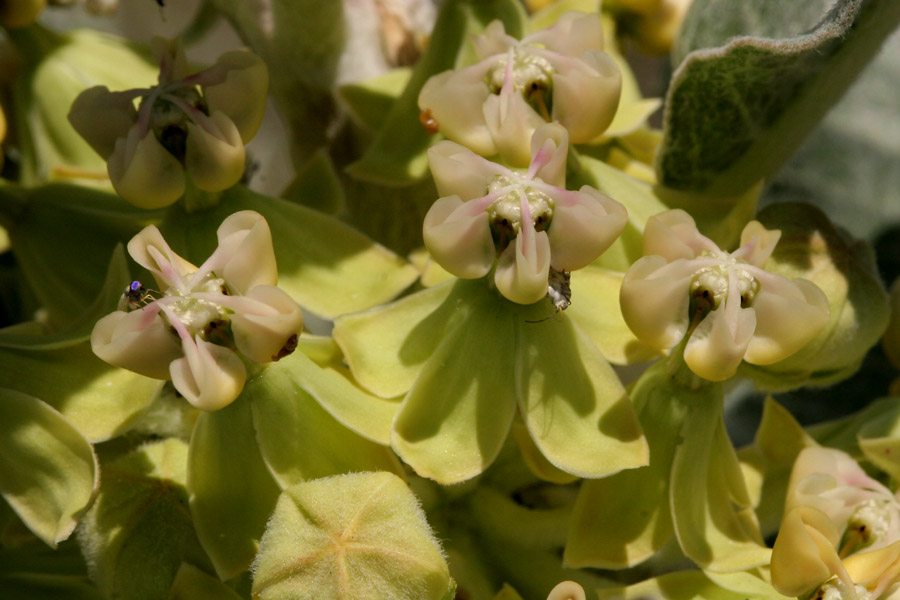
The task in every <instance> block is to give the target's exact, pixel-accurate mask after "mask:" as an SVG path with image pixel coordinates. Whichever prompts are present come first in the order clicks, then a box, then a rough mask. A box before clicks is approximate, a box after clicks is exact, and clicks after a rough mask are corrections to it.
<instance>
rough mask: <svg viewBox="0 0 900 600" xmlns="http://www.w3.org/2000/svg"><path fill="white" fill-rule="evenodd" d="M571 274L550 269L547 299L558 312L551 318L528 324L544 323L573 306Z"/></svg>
mask: <svg viewBox="0 0 900 600" xmlns="http://www.w3.org/2000/svg"><path fill="white" fill-rule="evenodd" d="M571 278H572V277H571V274H570V273H569V272H568V271H566V270H561V271H557V270H556V269H554V268H553V267H550V275H549V277H548V278H547V296H546V297H547V298H549V300H550V302H552V303H553V306H554V307H555V308H556V310H555V311H554V312H553V314H552V315H550V316H549V317H545V318H543V319H539V320H537V321H526V323H543V322H544V321H546V320H547V319H550V318H552V317H555V316H556V315H558V314H560V313H561V312H562V311H564V310H566V309H567V308H569V306H570V305H571V304H572V287H571V286H570V285H569V281H570V280H571Z"/></svg>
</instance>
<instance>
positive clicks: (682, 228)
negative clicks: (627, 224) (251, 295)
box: [644, 208, 721, 262]
mask: <svg viewBox="0 0 900 600" xmlns="http://www.w3.org/2000/svg"><path fill="white" fill-rule="evenodd" d="M704 250H707V251H709V252H713V253H719V252H721V251H720V250H719V247H718V246H716V244H715V243H714V242H713V241H712V240H710V239H709V238H708V237H706V236H704V235H702V234H701V233H700V232H699V231H698V230H697V224H696V223H694V219H693V217H691V216H690V215H689V214H688V213H686V212H685V211H683V210H681V209H680V208H676V209H673V210H667V211H665V212H662V213H659V214H658V215H653V216H652V217H650V218H649V219H647V225H646V226H645V227H644V255H645V256H649V255H651V254H656V255H658V256H662V257H663V258H665V259H666V260H667V261H669V262H672V261H674V260H676V259H679V258H687V259H691V258H694V257H696V256H698V255H699V254H700V253H701V252H703V251H704Z"/></svg>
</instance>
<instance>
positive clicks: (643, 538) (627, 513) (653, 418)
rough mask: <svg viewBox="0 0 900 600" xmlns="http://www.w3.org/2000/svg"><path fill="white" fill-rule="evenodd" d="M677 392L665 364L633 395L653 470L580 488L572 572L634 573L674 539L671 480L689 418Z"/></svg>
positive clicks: (569, 560) (569, 554)
mask: <svg viewBox="0 0 900 600" xmlns="http://www.w3.org/2000/svg"><path fill="white" fill-rule="evenodd" d="M678 391H679V388H678V386H677V384H676V383H675V382H673V381H672V380H671V378H669V377H668V374H667V370H666V364H665V361H660V362H657V363H656V364H655V365H653V366H652V367H650V369H648V370H647V372H646V373H645V374H644V375H643V376H642V377H641V378H640V379H639V380H638V381H637V383H636V384H635V386H634V388H633V389H632V390H631V399H632V401H633V402H634V407H635V410H636V412H637V415H638V418H639V419H640V423H641V427H642V428H643V430H644V436H645V437H646V439H647V444H648V446H649V448H650V465H649V466H647V467H643V468H640V469H632V470H628V471H623V472H621V473H616V474H615V475H613V476H611V477H605V478H603V479H597V480H588V481H585V482H583V483H582V484H581V491H580V492H579V494H578V499H577V500H576V503H575V509H574V512H573V515H572V524H571V527H570V529H569V541H568V543H567V545H566V551H565V554H564V555H563V560H564V563H565V564H566V565H567V566H570V567H586V566H591V567H600V568H610V569H621V568H625V567H630V566H633V565H636V564H638V563H640V562H642V561H644V560H646V559H647V558H649V557H650V556H652V555H653V554H654V553H655V552H656V551H657V550H659V549H660V548H662V547H663V546H664V545H665V544H666V542H668V541H669V539H670V538H671V536H672V519H671V516H670V512H669V502H668V490H669V475H670V472H671V466H672V460H673V457H674V454H675V448H676V447H677V445H678V444H679V442H680V441H681V438H680V436H679V428H680V426H681V423H682V422H683V421H684V419H685V415H686V413H687V408H686V407H685V406H684V405H683V404H682V403H681V402H678V401H677V397H678V396H677V394H678Z"/></svg>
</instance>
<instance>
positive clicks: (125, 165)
mask: <svg viewBox="0 0 900 600" xmlns="http://www.w3.org/2000/svg"><path fill="white" fill-rule="evenodd" d="M141 135H142V133H141V131H140V128H139V127H138V126H137V125H134V126H132V127H131V129H130V130H128V136H127V137H124V138H119V139H118V140H116V144H115V147H114V148H113V152H112V154H110V156H109V160H108V162H107V165H106V166H107V171H108V172H109V180H110V181H111V182H112V185H113V188H115V190H116V193H117V194H119V195H120V196H121V197H122V198H124V199H125V200H127V201H128V202H130V203H132V204H134V205H135V206H138V207H140V208H147V209H152V208H162V207H164V206H168V205H170V204H172V203H174V202H175V201H176V200H178V199H179V198H181V196H182V195H184V169H183V168H182V167H181V163H179V162H178V161H177V160H176V159H175V157H174V156H172V155H171V154H170V153H169V151H168V150H166V149H165V148H163V146H162V144H160V143H159V141H158V140H157V139H156V136H155V135H153V133H147V134H146V135H143V137H141Z"/></svg>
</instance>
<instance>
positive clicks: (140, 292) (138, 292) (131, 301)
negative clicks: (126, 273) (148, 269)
mask: <svg viewBox="0 0 900 600" xmlns="http://www.w3.org/2000/svg"><path fill="white" fill-rule="evenodd" d="M151 298H153V290H148V289H147V288H145V287H144V285H143V284H142V283H141V282H140V281H137V280H135V281H132V282H131V283H129V284H128V287H126V288H125V291H124V292H122V297H121V298H120V299H119V307H118V309H119V310H126V311H130V310H135V309H138V308H140V307H141V306H143V305H145V304H146V303H147V302H148V301H149V300H150V299H151Z"/></svg>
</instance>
